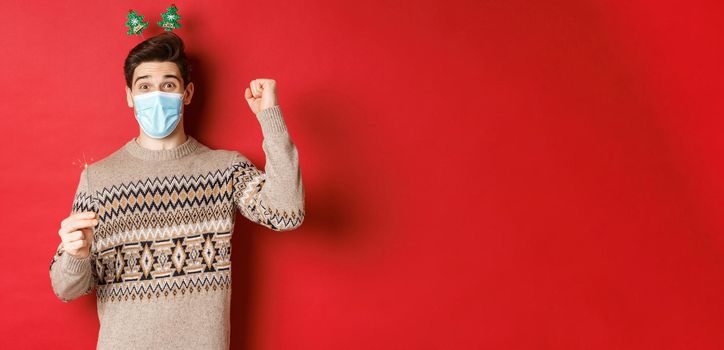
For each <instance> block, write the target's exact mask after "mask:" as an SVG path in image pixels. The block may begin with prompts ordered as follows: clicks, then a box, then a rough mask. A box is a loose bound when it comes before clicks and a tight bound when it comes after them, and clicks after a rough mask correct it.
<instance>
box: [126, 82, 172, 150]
mask: <svg viewBox="0 0 724 350" xmlns="http://www.w3.org/2000/svg"><path fill="white" fill-rule="evenodd" d="M182 99H183V95H181V94H179V93H175V92H163V91H152V92H147V93H145V94H140V95H136V96H133V106H134V109H135V113H136V120H137V121H138V124H139V125H140V126H141V129H143V132H145V133H146V134H147V135H148V136H150V137H152V138H154V139H162V138H164V137H166V136H168V135H170V134H171V133H172V132H173V131H174V129H176V125H178V123H179V121H180V120H181V102H182Z"/></svg>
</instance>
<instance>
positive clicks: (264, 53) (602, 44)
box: [0, 0, 724, 349]
mask: <svg viewBox="0 0 724 350" xmlns="http://www.w3.org/2000/svg"><path fill="white" fill-rule="evenodd" d="M717 3H718V2H717V1H687V2H685V3H679V2H676V3H675V2H673V1H671V2H668V3H667V2H661V1H650V2H646V1H641V0H633V1H618V2H610V1H601V0H598V1H597V0H588V1H580V0H553V1H503V0H496V1H480V0H470V1H461V0H456V1H407V2H403V1H387V2H384V1H360V2H348V1H324V0H321V1H295V2H284V3H280V2H270V1H255V2H241V1H235V2H231V1H229V2H228V3H223V4H222V3H219V2H209V1H176V4H177V5H178V7H179V13H180V14H181V15H182V16H183V19H182V23H183V25H184V28H182V29H181V30H179V31H178V33H179V34H180V35H181V36H182V37H183V38H184V39H185V40H186V43H187V46H188V51H189V53H190V55H192V56H193V57H194V59H195V60H196V62H197V66H196V67H195V69H194V72H193V77H194V78H195V80H196V89H197V91H196V95H195V98H194V101H193V102H192V107H191V110H190V111H189V114H188V116H189V117H188V118H189V120H187V123H188V124H187V127H188V128H189V130H190V133H191V134H192V135H194V136H196V137H197V138H198V139H199V140H201V141H202V142H204V143H206V144H207V145H209V146H211V147H213V148H225V149H236V150H239V151H241V152H242V153H244V154H246V155H247V156H248V157H249V158H251V159H252V160H253V161H254V162H256V163H258V164H259V165H263V164H264V153H263V151H262V149H261V131H260V128H259V126H258V123H257V121H256V120H255V119H254V116H253V114H252V113H251V112H250V111H249V110H248V106H247V104H246V102H245V101H244V99H243V91H244V88H245V87H246V86H247V85H248V82H249V81H250V80H252V79H255V78H273V79H276V80H277V83H278V94H279V102H280V105H281V106H282V108H283V110H284V112H285V117H286V120H287V124H288V126H289V129H290V131H291V134H292V137H293V140H294V141H295V143H296V144H297V146H298V148H299V152H300V160H301V166H302V173H303V176H304V182H305V189H306V195H307V217H306V220H305V223H304V224H303V226H302V227H301V228H299V229H298V230H296V231H292V232H287V233H275V232H272V231H269V230H265V229H263V228H261V227H256V226H254V225H253V224H251V223H249V222H248V221H245V220H244V219H243V217H241V216H239V217H238V218H237V219H238V220H237V222H238V226H237V227H238V228H237V231H236V232H235V235H234V237H235V238H234V258H233V259H234V272H235V273H234V287H233V288H234V295H233V305H234V306H233V315H232V325H233V329H234V330H233V336H232V347H233V348H234V349H479V348H491V349H598V348H600V349H668V348H671V349H695V348H696V349H720V348H722V346H724V332H722V328H723V327H724V298H723V297H722V295H724V273H723V271H722V268H723V267H724V258H723V257H722V253H723V252H724V231H723V230H724V219H722V217H721V215H720V213H721V211H722V204H724V203H723V202H724V181H722V178H724V166H723V165H722V164H723V162H722V157H721V156H722V151H724V138H722V137H720V135H721V133H722V129H723V127H724V122H723V121H722V116H724V114H723V113H722V112H723V108H722V103H721V100H722V98H721V93H722V89H721V82H722V81H724V79H723V78H724V74H723V72H722V62H724V61H723V60H722V58H723V57H722V44H721V43H722V41H721V38H722V29H723V25H722V17H721V13H723V10H724V8H723V7H724V6H722V5H717ZM166 6H168V3H167V2H162V1H131V2H123V3H120V2H113V1H111V2H108V1H74V2H72V5H71V3H68V2H64V1H44V2H38V3H31V2H28V1H23V2H20V1H11V2H9V3H8V2H4V3H3V4H2V12H3V14H4V15H3V16H2V17H3V20H2V21H0V47H1V48H2V52H1V53H0V79H2V81H1V83H0V99H1V100H2V102H1V105H2V117H0V130H2V138H1V139H0V142H1V144H0V156H1V157H2V163H3V166H2V171H1V172H0V193H1V194H2V200H1V201H0V212H1V213H2V226H3V227H2V230H1V231H0V232H2V233H3V240H2V246H3V247H4V249H3V252H2V254H0V266H2V277H3V278H2V280H1V282H0V288H1V289H0V291H1V292H2V297H1V298H0V310H2V312H0V315H1V316H0V329H2V337H3V339H2V340H1V342H2V343H1V344H0V347H1V348H20V347H23V346H21V345H27V346H29V347H31V348H50V347H54V348H68V349H70V348H76V346H78V347H77V348H93V347H94V346H95V342H96V339H97V331H98V322H97V315H96V313H95V312H96V311H95V299H94V297H93V296H92V295H91V296H85V297H82V298H81V299H78V300H76V301H74V302H72V303H70V304H64V303H62V302H60V301H59V300H58V299H57V298H56V297H55V295H54V294H53V292H52V290H51V286H50V280H49V276H48V267H49V263H50V259H51V256H52V253H53V251H54V249H55V248H56V247H57V244H58V241H59V237H58V236H57V229H58V226H59V222H60V220H61V219H62V218H64V217H65V216H66V214H67V213H68V211H69V210H70V203H71V200H72V195H73V193H74V190H75V185H76V183H77V178H78V176H79V173H80V167H79V166H77V165H74V164H73V162H74V161H76V160H78V159H79V158H82V157H83V155H85V156H86V157H87V158H93V159H94V160H97V159H100V158H102V157H104V156H106V155H108V154H110V153H111V152H113V151H114V150H116V149H118V148H119V147H120V146H122V145H123V144H124V143H125V142H127V141H128V140H130V139H131V138H132V137H133V136H135V135H136V134H137V133H138V127H137V125H136V122H135V120H134V119H133V115H132V113H131V110H130V109H129V108H127V106H126V101H125V96H124V90H123V86H124V81H123V76H122V63H123V59H124V57H125V54H126V53H127V52H128V50H129V49H130V48H131V47H132V46H133V45H135V44H136V43H138V42H139V41H140V39H139V38H136V37H133V38H129V37H127V36H126V34H125V30H126V29H125V27H124V25H123V24H124V22H125V14H126V12H127V11H128V9H129V8H134V9H137V10H138V11H139V12H140V13H142V14H146V15H147V19H151V22H152V26H151V28H152V29H151V30H149V32H152V33H158V29H157V27H155V24H153V23H154V22H155V21H157V20H158V17H159V16H158V14H160V12H162V10H163V9H164V8H165V7H166ZM152 33H149V34H152Z"/></svg>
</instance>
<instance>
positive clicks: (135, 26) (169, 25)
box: [126, 4, 181, 35]
mask: <svg viewBox="0 0 724 350" xmlns="http://www.w3.org/2000/svg"><path fill="white" fill-rule="evenodd" d="M161 18H162V20H161V21H160V22H158V25H159V26H160V27H161V28H163V29H164V30H165V31H167V32H170V31H172V30H174V29H176V28H181V23H179V22H178V21H179V20H180V19H181V16H179V14H178V8H177V7H176V5H175V4H171V6H169V7H168V8H167V9H166V12H164V13H162V14H161ZM126 27H128V32H127V33H126V34H128V35H133V34H136V35H141V33H142V32H143V30H144V29H146V28H148V22H145V21H144V20H143V15H140V14H138V13H137V12H136V11H134V10H129V11H128V21H126Z"/></svg>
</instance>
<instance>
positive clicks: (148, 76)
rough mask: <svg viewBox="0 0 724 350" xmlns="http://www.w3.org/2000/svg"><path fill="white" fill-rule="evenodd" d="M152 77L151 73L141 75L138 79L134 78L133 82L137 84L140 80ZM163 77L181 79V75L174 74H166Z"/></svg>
mask: <svg viewBox="0 0 724 350" xmlns="http://www.w3.org/2000/svg"><path fill="white" fill-rule="evenodd" d="M150 77H151V76H150V75H144V76H140V77H138V78H136V80H134V81H133V83H134V84H135V83H136V82H138V81H139V80H141V79H145V78H150ZM163 77H164V78H174V79H176V80H178V81H179V82H180V81H181V79H179V77H177V76H176V75H174V74H166V75H164V76H163Z"/></svg>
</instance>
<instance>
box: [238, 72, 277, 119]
mask: <svg viewBox="0 0 724 350" xmlns="http://www.w3.org/2000/svg"><path fill="white" fill-rule="evenodd" d="M276 89H277V88H276V81H274V79H254V80H252V81H251V82H249V87H248V88H246V89H245V90H244V98H246V102H247V103H248V104H249V108H251V111H252V112H254V114H257V113H259V112H260V111H261V110H263V109H265V108H270V107H274V106H276V105H277V92H276Z"/></svg>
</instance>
